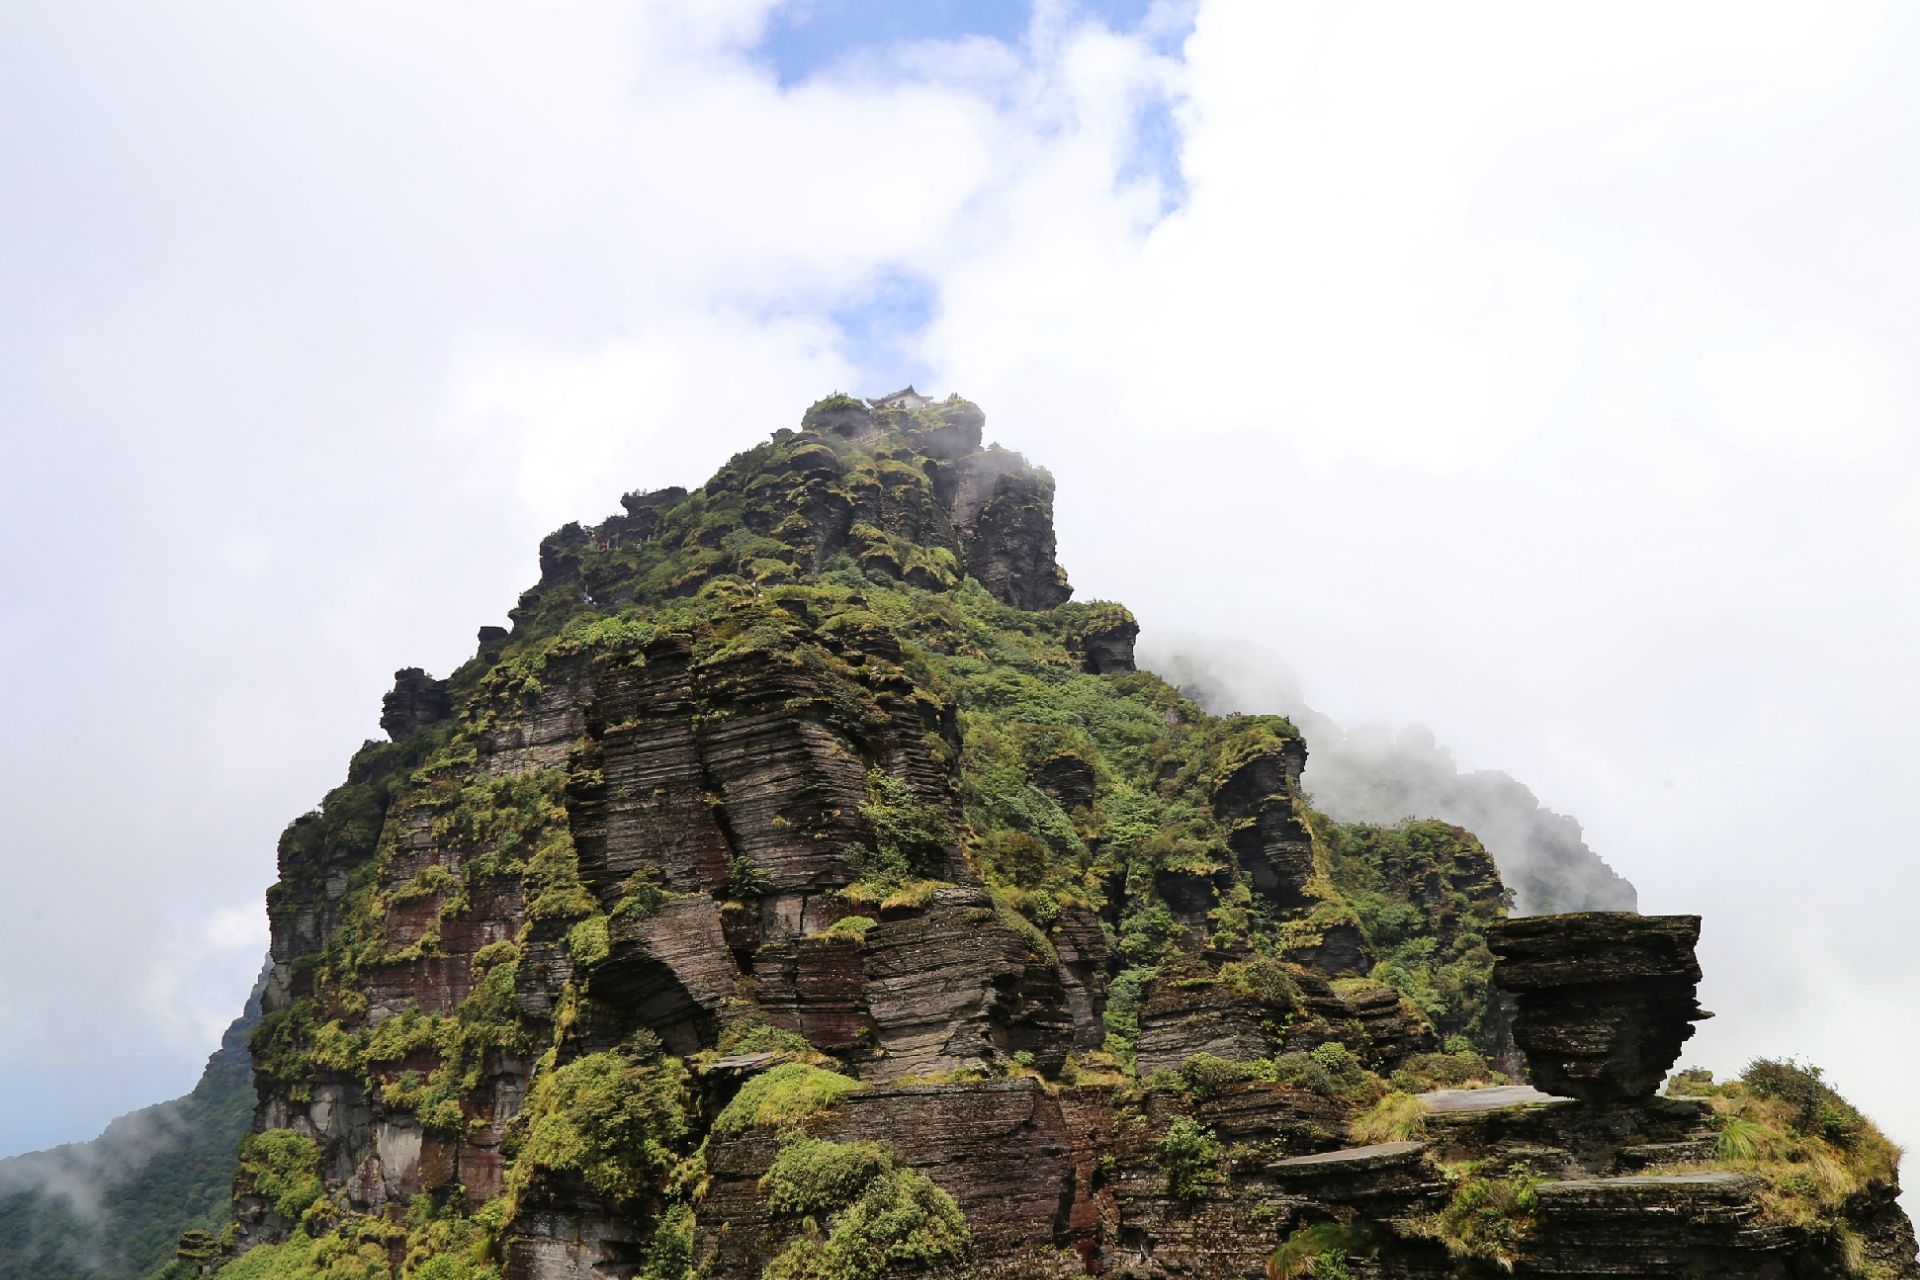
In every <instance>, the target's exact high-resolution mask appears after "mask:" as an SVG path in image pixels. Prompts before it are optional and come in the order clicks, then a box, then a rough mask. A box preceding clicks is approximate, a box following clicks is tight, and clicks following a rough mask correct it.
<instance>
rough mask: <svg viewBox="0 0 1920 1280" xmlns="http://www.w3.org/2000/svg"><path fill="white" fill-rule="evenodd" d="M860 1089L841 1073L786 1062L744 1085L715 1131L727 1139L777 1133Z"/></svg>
mask: <svg viewBox="0 0 1920 1280" xmlns="http://www.w3.org/2000/svg"><path fill="white" fill-rule="evenodd" d="M858 1088H860V1082H859V1081H858V1080H850V1079H848V1078H847V1077H846V1076H843V1075H840V1074H839V1073H838V1072H834V1071H827V1070H825V1069H823V1068H821V1067H815V1066H809V1065H808V1064H806V1063H804V1062H783V1063H781V1064H780V1065H779V1066H777V1067H774V1068H772V1069H771V1070H767V1071H762V1072H761V1073H760V1074H759V1075H757V1076H755V1077H753V1079H751V1080H749V1081H747V1082H746V1083H745V1084H743V1085H741V1086H740V1092H739V1093H736V1094H735V1095H734V1096H733V1101H731V1102H729V1103H728V1104H727V1105H726V1106H725V1108H723V1109H722V1110H721V1112H720V1114H719V1115H718V1116H715V1117H714V1121H713V1131H714V1133H715V1134H717V1135H720V1136H726V1135H729V1134H740V1133H745V1132H747V1131H748V1130H749V1129H754V1128H762V1129H778V1128H781V1127H782V1126H785V1125H789V1124H792V1123H793V1122H794V1121H796V1120H802V1119H805V1118H806V1117H807V1116H810V1115H814V1114H816V1113H818V1112H821V1111H825V1110H826V1109H827V1108H829V1107H831V1106H832V1105H833V1104H834V1103H835V1102H837V1101H839V1100H840V1098H841V1097H842V1096H843V1095H845V1094H847V1093H851V1092H852V1091H853V1090H855V1089H858Z"/></svg>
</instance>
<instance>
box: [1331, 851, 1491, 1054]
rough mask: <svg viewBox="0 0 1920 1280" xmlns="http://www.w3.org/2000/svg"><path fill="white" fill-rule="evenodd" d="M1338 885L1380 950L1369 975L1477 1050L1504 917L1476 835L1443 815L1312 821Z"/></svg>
mask: <svg viewBox="0 0 1920 1280" xmlns="http://www.w3.org/2000/svg"><path fill="white" fill-rule="evenodd" d="M1315 826H1316V829H1317V831H1318V832H1319V833H1320V835H1321V837H1322V839H1323V840H1324V841H1325V843H1326V845H1327V847H1328V850H1329V853H1330V858H1331V863H1332V868H1333V879H1334V883H1335V884H1336V885H1337V886H1338V887H1339V890H1340V892H1341V893H1342V895H1344V897H1345V900H1346V901H1347V902H1348V903H1349V904H1350V905H1351V907H1352V909H1353V911H1354V913H1355V914H1356V916H1357V918H1358V920H1359V923H1360V927H1361V930H1362V932H1363V933H1364V934H1365V935H1366V938H1367V941H1368V943H1369V944H1370V945H1371V946H1372V948H1373V952H1374V954H1375V956H1376V957H1378V959H1377V961H1376V963H1375V964H1374V967H1373V970H1372V972H1371V973H1370V974H1369V975H1368V976H1370V977H1371V978H1373V980H1374V981H1376V982H1383V983H1386V984H1387V985H1388V986H1391V987H1393V988H1394V989H1395V990H1397V991H1399V992H1400V994H1401V995H1403V996H1405V997H1406V998H1407V999H1408V1000H1410V1001H1411V1002H1412V1003H1413V1004H1414V1005H1415V1006H1417V1007H1418V1008H1419V1009H1420V1010H1421V1011H1422V1012H1423V1013H1425V1014H1426V1015H1427V1017H1428V1018H1430V1019H1431V1020H1432V1021H1433V1024H1434V1026H1435V1027H1436V1028H1437V1029H1438V1030H1439V1032H1440V1034H1441V1035H1443V1036H1451V1035H1464V1036H1465V1038H1466V1040H1467V1042H1468V1045H1469V1047H1473V1048H1477V1047H1478V1046H1479V1043H1480V1039H1481V1025H1482V1019H1483V1018H1484V1016H1485V1013H1486V1008H1487V992H1488V989H1489V986H1488V984H1489V982H1490V979H1491V975H1492V972H1493V953H1492V952H1490V951H1488V950H1487V946H1486V929H1487V926H1488V925H1489V924H1491V923H1493V921H1495V920H1497V919H1499V918H1500V917H1501V916H1502V915H1503V914H1505V908H1504V903H1503V898H1502V896H1501V891H1500V882H1499V873H1498V871H1497V870H1496V869H1495V867H1494V865H1493V859H1492V858H1491V857H1489V856H1488V854H1487V852H1486V850H1485V848H1483V847H1482V846H1481V844H1480V841H1479V840H1478V839H1476V838H1475V837H1474V836H1473V835H1472V834H1471V833H1469V832H1467V831H1463V830H1462V829H1460V828H1459V827H1454V826H1449V825H1448V824H1446V823H1444V822H1408V823H1404V824H1402V825H1401V826H1398V827H1373V826H1363V825H1355V824H1340V823H1331V822H1326V821H1324V820H1319V821H1316V823H1315Z"/></svg>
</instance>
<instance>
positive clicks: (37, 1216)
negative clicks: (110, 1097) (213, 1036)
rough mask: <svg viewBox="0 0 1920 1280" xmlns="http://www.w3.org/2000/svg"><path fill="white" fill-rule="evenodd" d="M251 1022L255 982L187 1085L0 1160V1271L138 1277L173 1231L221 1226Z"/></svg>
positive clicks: (247, 1087)
mask: <svg viewBox="0 0 1920 1280" xmlns="http://www.w3.org/2000/svg"><path fill="white" fill-rule="evenodd" d="M263 980H264V976H263ZM259 1024H260V988H259V986H256V987H255V989H254V991H253V994H252V995H251V996H250V997H249V998H248V1000H247V1006H246V1009H245V1010H244V1011H243V1012H242V1014H241V1016H240V1017H238V1018H236V1019H235V1020H234V1022H233V1024H232V1025H231V1026H229V1027H228V1028H227V1031H226V1034H225V1035H224V1036H222V1037H221V1040H220V1048H219V1049H218V1050H216V1051H215V1052H214V1054H213V1056H212V1057H210V1058H208V1059H207V1067H206V1070H205V1071H204V1072H202V1073H201V1076H200V1079H199V1081H198V1083H196V1084H195V1085H194V1087H193V1092H191V1093H189V1094H187V1095H186V1096H185V1097H180V1098H175V1099H173V1100H172V1101H170V1102H162V1103H159V1104H157V1105H155V1106H151V1107H145V1108H143V1109H141V1110H139V1111H135V1112H132V1113H130V1114H128V1115H124V1116H121V1117H120V1118H119V1119H117V1120H115V1121H113V1122H112V1123H111V1124H109V1125H108V1126H107V1127H106V1129H105V1130H104V1131H103V1132H102V1133H101V1135H100V1136H99V1137H98V1138H95V1139H94V1140H93V1141H91V1142H81V1143H75V1144H73V1145H71V1146H65V1147H56V1148H54V1149H53V1150H50V1151H37V1152H34V1153H32V1154H30V1155H24V1156H15V1157H13V1158H11V1159H7V1160H0V1280H69V1278H71V1280H138V1278H139V1277H143V1276H147V1275H150V1274H152V1273H153V1272H154V1271H156V1270H157V1269H159V1268H160V1267H162V1266H164V1265H165V1264H167V1263H169V1262H171V1261H172V1260H173V1257H174V1249H175V1242H176V1240H177V1238H178V1237H179V1235H180V1233H181V1232H182V1231H184V1230H188V1229H190V1228H195V1227H198V1228H201V1229H205V1230H210V1231H218V1230H220V1229H221V1228H223V1227H224V1226H225V1225H226V1223H227V1221H228V1220H229V1219H230V1218H231V1217H232V1200H233V1161H234V1150H235V1148H236V1147H238V1146H239V1143H240V1139H241V1137H242V1136H243V1135H244V1134H245V1133H246V1132H247V1129H248V1125H249V1122H250V1121H251V1120H252V1117H253V1104H254V1094H253V1072H252V1069H251V1060H250V1058H249V1056H248V1053H247V1037H248V1036H249V1035H250V1034H252V1032H253V1029H254V1028H255V1027H257V1026H258V1025H259Z"/></svg>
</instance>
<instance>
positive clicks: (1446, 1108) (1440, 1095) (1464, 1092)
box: [1420, 1084, 1573, 1116]
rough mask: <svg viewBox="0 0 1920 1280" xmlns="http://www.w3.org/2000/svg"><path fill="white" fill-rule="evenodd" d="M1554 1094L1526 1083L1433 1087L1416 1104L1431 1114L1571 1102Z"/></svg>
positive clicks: (1456, 1113) (1454, 1113) (1570, 1099)
mask: <svg viewBox="0 0 1920 1280" xmlns="http://www.w3.org/2000/svg"><path fill="white" fill-rule="evenodd" d="M1572 1101H1573V1099H1572V1098H1562V1097H1560V1096H1559V1095H1557V1094H1552V1093H1542V1092H1541V1091H1540V1090H1538V1089H1536V1088H1534V1087H1533V1086H1532V1085H1530V1084H1503V1085H1497V1086H1495V1087H1493V1088H1491V1089H1436V1090H1434V1091H1433V1092H1432V1093H1423V1094H1421V1095H1420V1103H1421V1105H1422V1106H1424V1107H1426V1109H1427V1111H1428V1112H1429V1113H1430V1114H1432V1115H1440V1116H1444V1115H1462V1114H1469V1113H1472V1112H1476V1111H1500V1110H1503V1109H1505V1108H1507V1107H1534V1106H1539V1105H1540V1104H1541V1103H1546V1102H1572Z"/></svg>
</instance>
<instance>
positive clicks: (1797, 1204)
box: [1668, 1058, 1900, 1233]
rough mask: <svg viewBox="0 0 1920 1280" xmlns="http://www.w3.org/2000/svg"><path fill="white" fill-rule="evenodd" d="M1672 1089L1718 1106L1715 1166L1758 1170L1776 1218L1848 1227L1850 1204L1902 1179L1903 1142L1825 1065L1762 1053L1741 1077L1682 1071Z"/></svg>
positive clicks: (1821, 1227)
mask: <svg viewBox="0 0 1920 1280" xmlns="http://www.w3.org/2000/svg"><path fill="white" fill-rule="evenodd" d="M1668 1091H1669V1092H1670V1093H1673V1094H1676V1095H1678V1096H1682V1097H1693V1098H1701V1099H1704V1100H1705V1101H1706V1102H1707V1103H1708V1105H1709V1106H1711V1107H1712V1108H1713V1119H1714V1125H1715V1128H1716V1130H1717V1133H1716V1147H1717V1150H1716V1160H1715V1164H1714V1167H1718V1168H1724V1169H1732V1170H1737V1171H1739V1172H1743V1173H1751V1174H1755V1175H1757V1176H1758V1177H1760V1178H1762V1179H1763V1180H1764V1181H1765V1183H1766V1187H1767V1189H1766V1191H1765V1193H1764V1194H1763V1195H1762V1197H1761V1204H1762V1206H1763V1208H1764V1209H1765V1211H1766V1213H1767V1215H1768V1216H1769V1217H1770V1218H1772V1219H1773V1220H1775V1221H1778V1222H1781V1223H1785V1224H1789V1225H1793V1226H1798V1227H1803V1228H1808V1229H1810V1230H1814V1231H1816V1232H1827V1233H1836V1232H1842V1231H1844V1230H1845V1223H1844V1221H1843V1211H1844V1209H1845V1207H1846V1205H1847V1202H1848V1201H1849V1200H1850V1199H1851V1198H1853V1197H1854V1196H1856V1195H1858V1194H1860V1193H1861V1192H1863V1191H1865V1190H1867V1189H1869V1188H1873V1187H1880V1188H1887V1187H1892V1186H1894V1185H1895V1183H1896V1179H1897V1176H1898V1170H1899V1162H1900V1148H1899V1147H1897V1146H1895V1145H1894V1144H1893V1143H1892V1142H1890V1141H1889V1140H1888V1139H1887V1137H1886V1135H1885V1134H1883V1133H1881V1132H1880V1130H1879V1128H1877V1127H1876V1126H1875V1125H1874V1124H1873V1122H1872V1121H1870V1120H1868V1119H1867V1118H1866V1117H1865V1116H1863V1115H1861V1114H1860V1112H1859V1111H1858V1110H1856V1109H1855V1108H1854V1107H1853V1105H1852V1104H1851V1103H1849V1102H1848V1101H1847V1100H1846V1099H1845V1098H1843V1097H1841V1096H1840V1095H1839V1094H1838V1093H1837V1092H1835V1090H1834V1089H1833V1087H1832V1086H1831V1085H1829V1084H1828V1083H1827V1082H1826V1079H1825V1076H1824V1073H1823V1072H1822V1071H1821V1070H1820V1068H1819V1067H1816V1066H1812V1065H1810V1064H1803V1063H1799V1062H1795V1061H1794V1060H1792V1059H1790V1058H1789V1059H1771V1058H1760V1059H1756V1060H1755V1061H1753V1062H1751V1063H1749V1064H1748V1066H1747V1069H1746V1070H1745V1071H1743V1072H1742V1073H1741V1075H1740V1078H1739V1079H1737V1080H1730V1081H1727V1082H1726V1083H1725V1084H1716V1083H1715V1082H1714V1079H1713V1076H1712V1075H1711V1073H1709V1072H1705V1071H1697V1070H1696V1071H1683V1072H1680V1073H1679V1074H1678V1075H1677V1076H1676V1077H1675V1078H1674V1080H1673V1082H1672V1083H1671V1084H1670V1085H1669V1086H1668Z"/></svg>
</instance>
